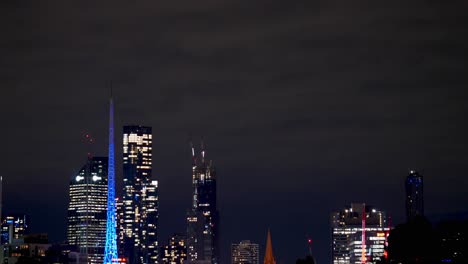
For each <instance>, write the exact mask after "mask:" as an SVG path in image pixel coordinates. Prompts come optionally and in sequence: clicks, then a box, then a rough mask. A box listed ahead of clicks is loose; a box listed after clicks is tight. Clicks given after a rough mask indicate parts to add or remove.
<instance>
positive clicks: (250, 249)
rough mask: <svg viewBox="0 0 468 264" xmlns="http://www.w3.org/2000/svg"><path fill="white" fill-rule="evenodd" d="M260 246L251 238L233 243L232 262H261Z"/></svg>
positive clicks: (244, 263)
mask: <svg viewBox="0 0 468 264" xmlns="http://www.w3.org/2000/svg"><path fill="white" fill-rule="evenodd" d="M258 252H259V246H258V244H254V243H250V241H249V240H244V241H241V242H240V243H239V244H232V245H231V264H259V255H258Z"/></svg>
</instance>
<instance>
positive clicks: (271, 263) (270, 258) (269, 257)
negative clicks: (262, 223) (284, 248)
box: [263, 230, 276, 264]
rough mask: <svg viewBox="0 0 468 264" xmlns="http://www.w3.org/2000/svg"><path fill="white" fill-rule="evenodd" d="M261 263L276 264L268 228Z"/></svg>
mask: <svg viewBox="0 0 468 264" xmlns="http://www.w3.org/2000/svg"><path fill="white" fill-rule="evenodd" d="M263 264H276V260H275V256H274V255H273V244H272V243H271V234H270V230H268V235H267V241H266V247H265V256H264V257H263Z"/></svg>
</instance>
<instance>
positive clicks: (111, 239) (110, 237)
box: [104, 97, 118, 264]
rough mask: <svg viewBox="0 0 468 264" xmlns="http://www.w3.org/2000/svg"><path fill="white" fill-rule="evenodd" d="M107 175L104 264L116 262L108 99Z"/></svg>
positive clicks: (113, 177)
mask: <svg viewBox="0 0 468 264" xmlns="http://www.w3.org/2000/svg"><path fill="white" fill-rule="evenodd" d="M108 170H109V171H108V175H107V177H108V178H107V180H108V181H107V225H106V248H105V250H104V264H110V263H116V262H117V258H118V256H117V234H116V220H115V163H114V103H113V101H112V97H111V99H110V111H109V164H108Z"/></svg>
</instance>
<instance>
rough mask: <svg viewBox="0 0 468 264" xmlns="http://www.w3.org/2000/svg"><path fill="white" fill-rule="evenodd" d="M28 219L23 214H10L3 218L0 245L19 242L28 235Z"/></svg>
mask: <svg viewBox="0 0 468 264" xmlns="http://www.w3.org/2000/svg"><path fill="white" fill-rule="evenodd" d="M28 224H29V218H28V217H27V216H26V215H23V214H11V215H7V216H5V218H4V219H3V221H2V225H1V227H2V230H1V244H2V245H4V244H12V243H13V242H14V241H15V240H20V239H22V238H23V237H24V235H25V234H27V233H28V230H29V228H28Z"/></svg>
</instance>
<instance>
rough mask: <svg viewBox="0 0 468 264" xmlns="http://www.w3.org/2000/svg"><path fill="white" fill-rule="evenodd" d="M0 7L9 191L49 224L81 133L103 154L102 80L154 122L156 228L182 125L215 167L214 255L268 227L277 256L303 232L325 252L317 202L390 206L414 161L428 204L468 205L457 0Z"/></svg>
mask: <svg viewBox="0 0 468 264" xmlns="http://www.w3.org/2000/svg"><path fill="white" fill-rule="evenodd" d="M0 7H1V8H0V32H2V33H1V37H0V53H1V60H0V87H1V96H0V113H1V114H0V122H1V123H2V124H3V126H2V128H3V129H2V130H1V132H0V136H1V138H3V139H4V142H3V144H2V150H3V151H2V154H1V160H2V163H1V166H0V170H1V172H0V174H2V175H3V176H4V179H5V186H4V200H5V202H4V204H5V208H6V209H7V210H10V211H26V212H28V213H30V214H32V215H33V220H34V224H33V226H34V229H35V230H36V231H47V232H49V233H50V234H51V237H52V238H53V239H55V240H61V239H64V237H65V215H66V206H67V201H66V200H67V199H66V197H67V191H68V190H67V188H68V181H69V179H70V177H72V175H73V174H75V173H76V171H77V170H78V169H79V168H80V167H81V165H82V163H83V162H84V160H85V153H86V152H87V151H88V150H89V148H90V147H89V146H84V145H83V144H82V143H81V140H80V139H81V136H82V134H83V133H91V134H93V136H95V138H96V144H95V146H93V147H91V148H92V151H93V152H95V153H96V155H105V154H106V135H107V131H106V126H107V97H108V95H109V91H108V87H109V80H112V81H113V87H114V94H115V95H116V98H115V100H116V106H117V107H116V113H117V116H116V120H117V122H118V127H121V126H122V125H123V124H130V123H132V124H136V123H138V124H140V123H141V124H145V125H150V126H153V131H154V138H155V141H154V144H155V146H154V172H155V175H154V176H155V178H157V179H158V180H160V186H161V242H164V240H165V238H166V237H167V235H168V234H169V233H172V232H176V231H183V229H184V217H185V208H186V207H187V206H188V204H189V200H190V192H191V189H190V188H191V187H190V167H189V164H190V158H189V149H188V144H187V141H188V138H189V136H190V135H192V136H193V137H195V138H199V137H201V136H204V138H205V140H206V143H207V146H208V155H209V156H210V157H212V158H213V159H214V161H215V164H216V165H217V167H218V175H219V200H220V209H221V215H222V236H223V253H224V257H223V259H224V260H227V259H228V257H229V251H228V244H229V243H231V242H234V241H238V240H241V239H251V240H254V241H257V242H259V243H261V244H263V243H264V239H265V232H266V229H267V227H271V228H272V231H273V239H274V245H275V249H276V250H275V251H276V254H277V256H278V259H279V263H293V262H294V261H295V258H297V257H301V256H303V255H304V254H306V252H307V251H306V250H307V249H306V248H305V245H304V243H303V242H304V237H305V235H306V234H308V235H312V236H313V237H314V241H316V242H315V243H314V251H315V252H316V253H315V254H316V255H317V257H318V259H319V262H326V261H328V260H327V257H328V256H329V253H328V250H329V243H330V241H329V240H328V239H329V233H328V232H329V226H328V219H329V213H330V212H331V211H333V210H337V209H339V208H341V207H342V206H343V205H345V204H348V203H350V202H352V201H366V202H368V203H372V204H374V205H376V206H377V207H380V208H382V209H384V210H387V211H389V212H390V214H392V215H393V216H394V218H393V222H394V223H398V222H401V221H402V220H403V209H404V208H403V204H404V203H403V197H404V195H403V186H402V183H403V179H404V176H405V174H406V172H407V170H408V169H410V168H418V169H421V170H422V172H423V174H424V175H425V177H426V182H425V186H426V204H427V207H428V208H427V212H428V213H429V214H440V213H444V212H454V211H466V210H467V208H466V203H467V202H468V200H467V199H466V197H463V195H462V194H463V193H464V191H465V190H464V189H463V187H464V186H466V185H467V184H468V182H467V180H466V179H467V178H466V177H464V175H465V174H466V173H465V170H466V169H465V167H466V166H465V163H466V161H467V158H468V156H467V154H466V151H465V148H466V146H467V143H468V142H467V139H466V136H465V135H466V134H467V132H468V131H467V130H468V127H467V126H466V120H465V116H466V115H467V114H468V109H467V106H466V103H465V101H466V99H467V93H466V87H467V85H468V77H467V76H468V75H467V74H466V72H468V71H467V67H466V64H467V61H468V53H467V52H466V47H467V46H468V40H467V38H466V35H467V34H466V33H467V32H466V28H467V27H468V16H467V12H466V10H468V8H467V7H468V6H467V3H466V1H461V0H460V1H451V2H446V1H410V2H408V1H390V2H388V1H387V2H385V3H383V2H378V1H377V2H376V1H357V2H356V1H352V2H350V1H341V0H333V1H302V0H299V1H292V2H287V3H286V2H285V1H255V2H252V1H230V0H226V1H210V0H203V1H185V0H179V1H165V2H164V1H163V2H161V1H159V2H154V1H136V2H127V1H97V2H96V1H87V0H85V1H75V2H70V1H48V0H46V1H20V2H18V1H8V0H7V1H2V2H1V3H0ZM117 131H119V129H117ZM118 155H120V153H119V154H118ZM118 173H119V175H118V176H119V177H121V175H120V171H119V172H118ZM184 179H185V180H184ZM50 190H54V191H53V192H52V191H50ZM44 214H47V215H49V217H48V218H47V219H42V216H43V215H44Z"/></svg>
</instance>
